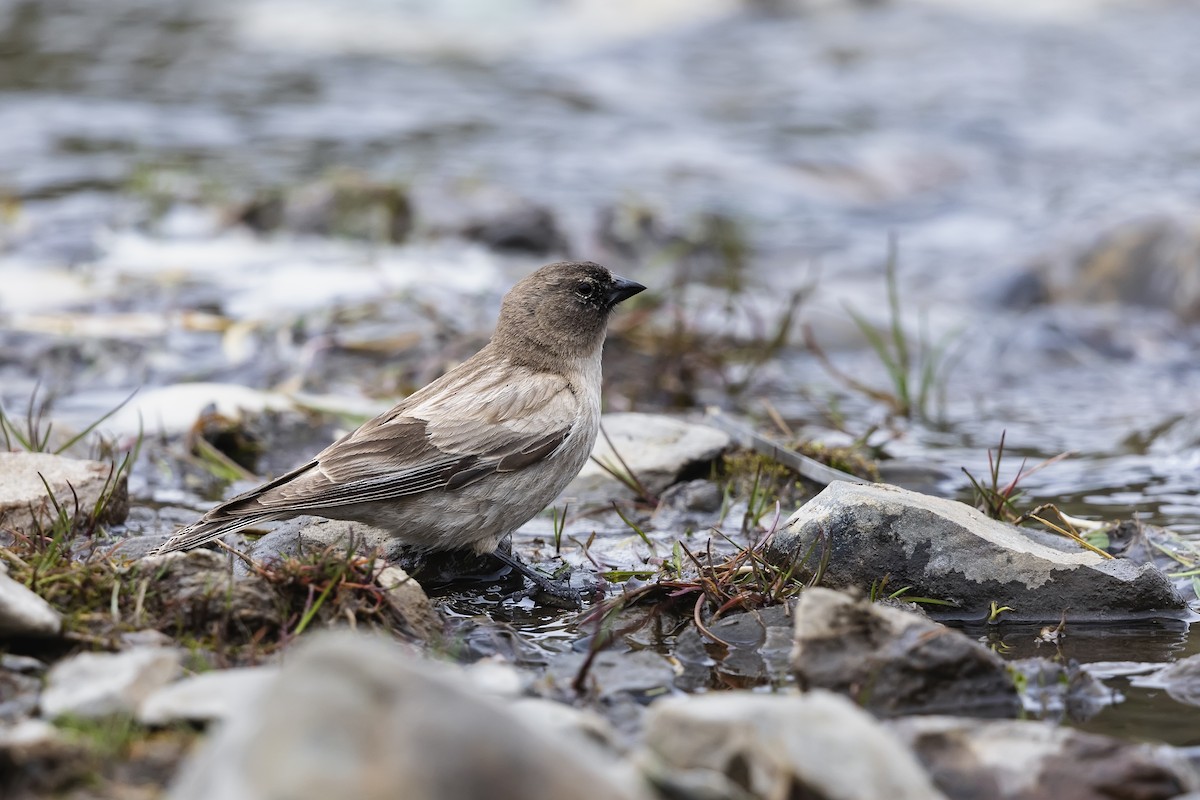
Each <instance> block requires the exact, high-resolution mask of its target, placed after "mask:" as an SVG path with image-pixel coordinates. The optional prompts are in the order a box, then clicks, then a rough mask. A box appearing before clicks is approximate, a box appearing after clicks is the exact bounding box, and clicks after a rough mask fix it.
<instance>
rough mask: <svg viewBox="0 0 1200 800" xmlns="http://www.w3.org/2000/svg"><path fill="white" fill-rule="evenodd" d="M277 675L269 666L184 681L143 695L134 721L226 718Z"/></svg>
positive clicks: (222, 671)
mask: <svg viewBox="0 0 1200 800" xmlns="http://www.w3.org/2000/svg"><path fill="white" fill-rule="evenodd" d="M278 672H279V670H277V669H273V668H271V667H238V668H234V669H219V670H213V671H212V672H202V673H200V674H199V675H193V676H191V677H190V678H184V679H183V680H181V681H177V682H175V683H171V684H167V685H166V686H163V687H161V688H159V689H157V690H155V691H154V692H153V693H152V694H150V695H149V696H147V697H146V699H145V700H143V701H142V703H141V704H140V705H139V707H138V710H137V720H138V722H140V723H142V724H143V725H170V724H171V723H174V722H219V721H222V720H225V719H228V718H229V717H231V716H233V714H234V713H235V712H237V711H238V710H239V709H241V708H244V707H245V706H247V705H248V704H250V703H251V702H252V701H253V700H254V699H255V698H256V697H258V696H259V695H260V694H262V693H263V691H265V690H266V687H267V685H268V684H269V683H270V682H271V681H272V680H274V678H275V676H276V675H277V674H278Z"/></svg>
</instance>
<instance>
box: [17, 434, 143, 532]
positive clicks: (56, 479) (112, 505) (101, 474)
mask: <svg viewBox="0 0 1200 800" xmlns="http://www.w3.org/2000/svg"><path fill="white" fill-rule="evenodd" d="M111 469H112V467H111V466H110V465H109V464H102V463H100V462H99V461H81V460H79V459H74V458H64V457H63V456H56V455H52V454H50V453H5V452H0V532H3V531H6V530H9V531H21V532H28V531H33V530H37V529H38V528H39V527H41V528H42V529H45V530H48V529H49V528H50V526H51V524H52V523H53V522H54V519H55V517H56V516H57V512H56V511H55V509H54V503H53V502H51V500H50V496H49V494H47V492H46V486H47V485H48V486H49V487H50V491H51V492H53V493H54V499H55V500H56V501H57V502H58V503H59V505H61V506H62V507H63V508H65V509H66V511H67V513H68V514H69V515H70V516H71V518H72V520H73V521H74V523H75V524H76V525H77V526H82V525H84V524H86V523H87V522H88V516H89V515H90V513H91V512H92V510H93V509H94V508H96V507H97V505H98V503H99V501H100V500H101V498H102V497H104V498H107V499H106V500H105V502H104V503H102V504H99V505H100V506H101V507H102V513H101V514H100V519H99V520H97V521H98V522H104V523H119V522H122V521H123V520H124V519H125V516H126V514H128V513H129V491H128V487H127V485H126V481H125V476H121V477H120V478H118V479H117V480H110V472H111ZM43 479H44V480H45V483H43Z"/></svg>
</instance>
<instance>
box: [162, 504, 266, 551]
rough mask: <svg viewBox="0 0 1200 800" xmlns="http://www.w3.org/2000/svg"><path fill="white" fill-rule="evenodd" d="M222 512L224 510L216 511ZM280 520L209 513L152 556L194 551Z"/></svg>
mask: <svg viewBox="0 0 1200 800" xmlns="http://www.w3.org/2000/svg"><path fill="white" fill-rule="evenodd" d="M221 510H223V509H221V508H217V509H214V511H221ZM283 516H286V515H283ZM280 518H281V515H279V514H277V513H270V512H266V513H260V514H247V515H245V516H236V517H230V516H214V515H213V513H212V512H209V514H208V515H205V516H204V517H202V518H201V519H199V520H197V521H196V522H194V523H192V524H191V525H189V526H187V527H186V528H183V529H181V530H180V531H179V532H178V533H176V534H175V535H174V536H172V537H171V538H170V539H168V540H167V541H165V542H163V543H162V544H160V545H159V546H158V547H156V548H154V550H153V551H151V553H150V555H153V556H158V555H162V554H163V553H173V552H175V551H176V550H193V549H195V548H197V547H200V546H202V545H206V544H208V543H209V542H211V541H214V540H216V539H219V538H221V537H222V536H224V535H225V534H227V533H233V532H234V531H238V530H241V529H242V528H245V527H247V526H249V525H254V524H255V523H258V522H268V521H270V520H273V519H280Z"/></svg>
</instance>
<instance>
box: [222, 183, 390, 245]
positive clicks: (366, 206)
mask: <svg viewBox="0 0 1200 800" xmlns="http://www.w3.org/2000/svg"><path fill="white" fill-rule="evenodd" d="M235 218H236V219H237V220H238V221H239V222H243V223H245V224H246V225H248V226H249V227H251V228H253V229H255V230H258V231H273V230H276V229H278V228H284V229H286V230H289V231H293V232H296V233H301V234H306V235H311V236H342V237H347V238H351V239H363V240H366V241H371V242H388V243H396V244H398V243H400V242H403V241H404V240H405V239H407V238H408V235H409V233H411V232H412V225H413V211H412V204H411V203H410V202H409V198H408V193H407V192H406V191H405V189H404V188H403V187H402V186H398V185H396V184H390V183H379V182H376V181H372V180H371V179H370V178H368V177H366V176H365V175H361V174H358V173H353V172H339V173H336V174H333V175H330V176H328V177H326V178H324V179H322V180H320V181H316V182H313V183H310V184H307V185H305V186H300V187H296V188H293V189H288V190H286V191H282V192H280V191H275V192H265V193H263V194H262V195H260V196H259V197H258V198H256V199H255V200H254V201H252V202H251V203H249V204H247V205H246V206H245V207H243V208H241V209H238V210H237V211H236V212H235Z"/></svg>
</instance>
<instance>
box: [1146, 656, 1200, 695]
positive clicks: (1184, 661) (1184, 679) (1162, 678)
mask: <svg viewBox="0 0 1200 800" xmlns="http://www.w3.org/2000/svg"><path fill="white" fill-rule="evenodd" d="M1132 683H1133V685H1134V686H1138V687H1141V688H1146V689H1166V690H1167V694H1168V695H1170V696H1171V699H1172V700H1174V701H1176V702H1177V703H1185V704H1187V705H1189V706H1200V655H1194V656H1188V657H1187V658H1181V659H1179V660H1178V661H1176V662H1174V663H1172V664H1167V665H1166V666H1165V667H1161V668H1158V669H1155V670H1154V671H1153V672H1152V673H1151V674H1150V675H1145V676H1138V677H1136V678H1134V679H1133V681H1132Z"/></svg>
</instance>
